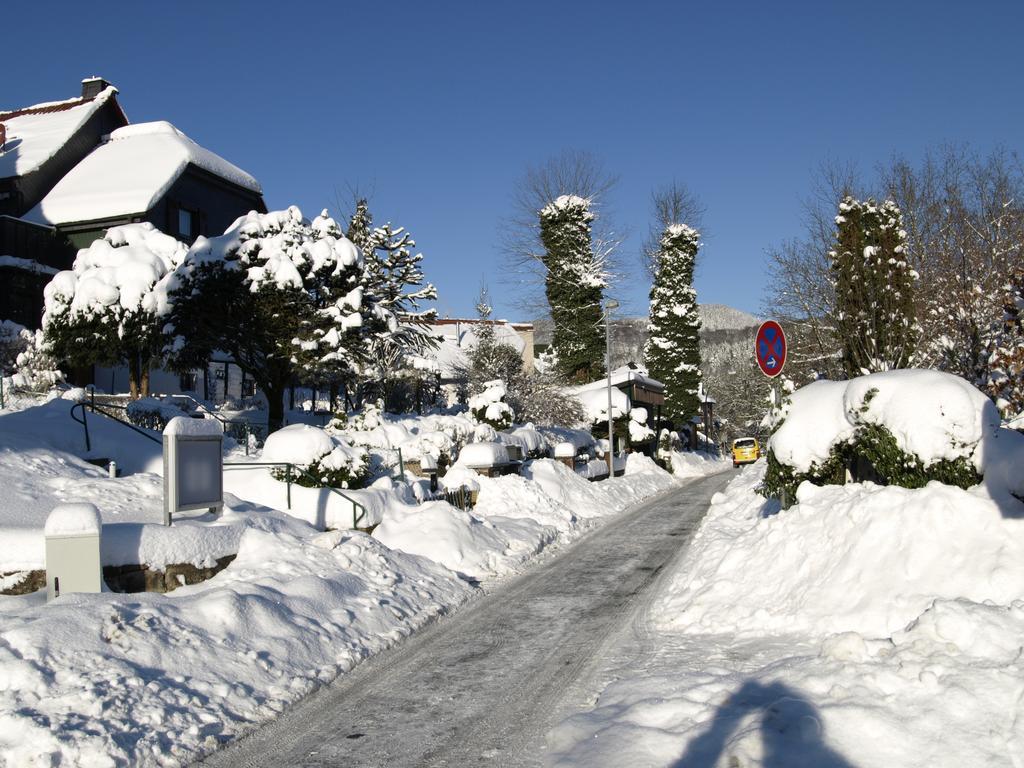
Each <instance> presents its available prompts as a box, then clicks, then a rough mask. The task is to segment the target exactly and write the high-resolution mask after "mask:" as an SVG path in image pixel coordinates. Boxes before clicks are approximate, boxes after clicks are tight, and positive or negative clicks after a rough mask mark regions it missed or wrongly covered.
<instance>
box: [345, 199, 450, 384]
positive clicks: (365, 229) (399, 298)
mask: <svg viewBox="0 0 1024 768" xmlns="http://www.w3.org/2000/svg"><path fill="white" fill-rule="evenodd" d="M347 235H348V238H349V239H350V240H351V241H352V242H353V243H355V244H356V245H357V246H358V247H359V248H360V249H361V250H362V252H363V274H362V278H361V284H362V288H363V293H364V296H365V297H366V301H367V302H368V304H370V305H372V306H373V307H374V311H373V312H372V313H371V314H369V315H368V316H367V317H366V326H365V328H364V341H365V344H366V358H367V360H368V361H369V366H368V367H367V369H366V371H365V375H366V377H367V378H368V379H369V381H368V382H367V383H368V384H370V389H371V390H379V391H372V392H369V393H367V394H369V395H371V396H381V397H384V398H385V399H387V398H389V395H390V391H391V389H393V388H394V387H395V386H397V385H398V384H399V383H400V382H401V381H404V380H407V379H409V377H410V374H411V373H412V372H413V371H416V370H422V366H421V367H420V368H417V367H416V366H417V365H418V364H420V363H421V362H422V361H421V359H420V358H421V357H422V354H423V353H424V352H426V351H427V350H429V349H432V348H433V347H434V346H436V344H437V341H436V339H435V338H434V337H433V336H432V335H431V333H430V329H429V325H428V323H429V321H430V320H432V319H433V318H434V316H435V314H436V313H435V310H433V309H428V310H424V309H422V304H423V303H424V302H427V301H432V300H434V299H436V298H437V289H436V288H435V287H434V286H433V285H432V284H431V283H429V282H426V279H425V277H424V274H423V268H422V265H421V262H422V261H423V254H422V253H418V252H416V251H415V250H414V249H415V247H416V241H415V240H413V239H412V236H411V235H410V234H409V233H408V232H406V231H405V229H404V228H402V227H397V228H395V227H393V226H392V225H391V223H390V222H388V223H386V224H384V225H383V226H379V227H374V226H373V215H372V214H371V213H370V210H369V205H368V203H367V201H366V200H365V199H360V200H358V201H357V202H356V209H355V212H354V213H353V214H352V216H351V218H350V219H349V226H348V232H347ZM395 320H397V321H398V322H394V321H395Z"/></svg>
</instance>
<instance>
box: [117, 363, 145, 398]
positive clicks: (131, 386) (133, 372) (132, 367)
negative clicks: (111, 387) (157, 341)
mask: <svg viewBox="0 0 1024 768" xmlns="http://www.w3.org/2000/svg"><path fill="white" fill-rule="evenodd" d="M140 367H141V366H140V365H139V358H138V357H137V356H135V355H133V356H131V357H129V358H128V394H129V396H130V397H131V399H132V400H138V399H139V380H140V378H141V376H140V375H139V369H140ZM111 394H113V393H111Z"/></svg>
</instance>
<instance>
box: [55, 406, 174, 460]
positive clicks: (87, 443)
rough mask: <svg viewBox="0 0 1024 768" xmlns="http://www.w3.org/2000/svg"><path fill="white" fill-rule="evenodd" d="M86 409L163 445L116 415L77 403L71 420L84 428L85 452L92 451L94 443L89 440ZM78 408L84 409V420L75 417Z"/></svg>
mask: <svg viewBox="0 0 1024 768" xmlns="http://www.w3.org/2000/svg"><path fill="white" fill-rule="evenodd" d="M86 407H89V408H91V409H92V411H93V413H100V414H102V415H103V416H105V417H106V418H108V419H113V420H114V421H116V422H117V423H118V424H121V425H123V426H126V427H128V429H130V430H132V431H133V432H138V433H139V434H140V435H142V436H143V437H145V438H146V439H150V440H153V441H154V442H156V443H157V444H158V445H161V444H163V440H161V439H160V438H159V437H157V436H155V435H152V434H150V432H147V431H145V430H144V429H141V428H139V427H136V426H135V425H134V424H131V423H129V422H126V421H125V420H124V419H119V418H118V417H116V416H114V414H108V413H106V412H105V411H98V410H97V407H96V406H94V404H91V403H88V402H76V403H75V404H74V406H72V407H71V418H72V419H73V420H74V421H77V422H78V423H79V424H81V425H82V427H83V428H84V429H85V450H86V451H92V441H91V440H90V439H89V424H88V422H87V420H86V417H85V414H86V410H85V409H86ZM77 408H80V409H82V418H81V419H79V418H78V417H77V416H75V409H77ZM98 408H99V409H102V408H104V407H103V406H99V407H98Z"/></svg>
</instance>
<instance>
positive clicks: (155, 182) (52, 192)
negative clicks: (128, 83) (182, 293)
mask: <svg viewBox="0 0 1024 768" xmlns="http://www.w3.org/2000/svg"><path fill="white" fill-rule="evenodd" d="M117 93H118V92H117V89H115V88H113V87H112V86H111V85H110V84H109V83H107V82H106V81H105V80H103V79H102V78H89V79H87V80H85V81H83V82H82V95H81V96H80V97H78V98H75V99H69V100H67V101H63V102H54V103H48V104H39V105H36V106H34V107H28V108H25V109H19V110H14V111H9V112H0V126H2V129H0V136H2V138H3V140H4V143H3V145H2V146H0V319H8V320H14V321H15V322H18V323H20V324H22V325H24V326H27V327H29V328H38V327H39V325H40V321H41V318H42V308H43V305H42V290H43V286H45V285H46V283H47V282H48V281H49V280H50V278H51V277H52V275H53V274H55V273H56V272H57V271H59V270H61V269H70V267H71V265H72V263H73V261H74V257H75V254H76V253H77V251H78V249H79V248H85V247H87V246H88V245H89V244H90V243H92V242H93V241H94V240H96V239H98V238H100V237H102V236H103V235H104V233H105V232H106V230H107V229H108V228H110V227H112V226H116V225H119V224H128V223H131V222H140V221H148V222H150V223H152V224H153V225H154V226H156V227H157V228H158V229H160V230H162V231H163V232H166V233H167V234H170V235H172V236H174V237H176V238H178V239H179V240H182V241H184V242H186V243H192V242H193V241H194V240H195V239H196V238H197V237H198V236H200V235H219V234H221V233H222V232H224V230H225V229H227V228H228V226H229V225H230V224H231V223H232V222H233V221H234V220H235V219H236V218H238V217H239V216H242V215H244V214H246V213H248V212H249V211H251V210H257V211H261V212H263V211H266V205H265V204H264V202H263V197H262V190H261V188H260V185H259V183H258V182H257V181H256V179H254V178H253V177H252V176H250V175H249V174H247V173H246V172H245V171H243V170H241V169H240V168H238V167H236V166H234V165H232V164H231V163H229V162H228V161H227V160H225V159H223V158H222V157H220V156H218V155H216V154H214V153H213V152H211V151H210V150H208V149H206V148H204V147H202V146H200V145H199V144H197V143H196V142H194V141H192V139H190V138H189V137H188V136H186V135H185V134H183V133H182V132H181V131H179V130H178V129H177V128H175V127H174V126H173V125H171V124H170V123H167V122H155V123H143V124H136V125H129V123H128V119H127V117H125V114H124V112H123V111H122V109H121V107H120V105H119V104H118V101H117Z"/></svg>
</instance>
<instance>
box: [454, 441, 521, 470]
mask: <svg viewBox="0 0 1024 768" xmlns="http://www.w3.org/2000/svg"><path fill="white" fill-rule="evenodd" d="M508 462H509V458H508V451H507V450H506V449H505V446H504V445H503V444H502V443H490V442H488V443H470V444H469V445H467V446H464V447H463V449H462V450H461V451H460V452H459V460H458V461H456V462H455V466H462V467H470V468H476V467H495V466H500V465H502V464H508Z"/></svg>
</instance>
